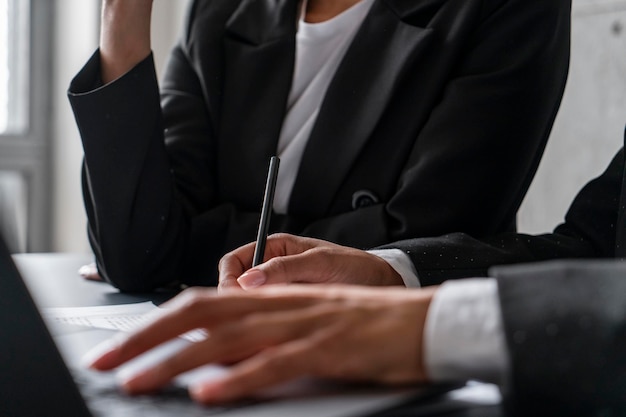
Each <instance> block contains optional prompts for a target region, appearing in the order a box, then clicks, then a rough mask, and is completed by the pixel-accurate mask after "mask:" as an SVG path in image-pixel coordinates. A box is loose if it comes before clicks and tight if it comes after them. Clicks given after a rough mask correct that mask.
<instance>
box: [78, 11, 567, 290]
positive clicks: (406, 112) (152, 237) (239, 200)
mask: <svg viewBox="0 0 626 417" xmlns="http://www.w3.org/2000/svg"><path fill="white" fill-rule="evenodd" d="M301 4H303V3H302V2H300V1H295V0H280V1H270V0H204V1H201V0H197V1H194V2H192V4H191V7H190V11H189V15H188V19H187V22H186V25H185V30H184V34H183V36H182V39H181V41H180V42H179V44H178V45H177V46H176V47H175V49H174V50H173V52H172V54H171V57H170V60H169V64H168V66H167V69H166V72H165V76H164V79H163V81H162V84H161V91H160V93H161V95H160V105H159V90H158V86H157V81H156V76H155V72H154V67H153V63H152V59H151V56H150V40H149V28H150V10H151V5H152V1H151V0H136V1H133V2H124V1H116V0H107V1H105V2H104V3H103V22H102V37H101V45H100V49H99V51H98V52H96V54H95V55H94V56H93V57H92V59H91V60H90V61H89V62H88V63H87V64H86V66H85V67H84V69H83V70H82V71H81V72H80V73H79V74H78V75H77V76H76V78H75V79H74V80H73V81H72V83H71V86H70V91H69V97H70V101H71V104H72V106H73V110H74V113H75V116H76V120H77V124H78V127H79V130H80V132H81V136H82V141H83V146H84V150H85V162H84V170H83V186H84V197H85V206H86V210H87V215H88V220H89V238H90V242H91V245H92V247H93V250H94V252H95V255H96V260H97V265H98V269H99V272H100V274H101V275H102V276H103V278H104V279H106V280H107V281H108V282H110V283H112V284H113V285H115V286H116V287H118V288H120V289H122V290H126V291H141V290H150V289H153V288H155V287H159V286H162V285H168V284H170V283H172V282H175V281H179V282H180V281H182V282H185V283H188V284H194V283H195V284H197V283H200V284H214V283H215V282H216V281H215V277H216V265H217V261H218V260H219V259H220V257H221V256H222V255H223V254H224V253H226V252H227V251H229V250H231V249H234V248H236V247H237V246H239V245H241V244H244V243H245V242H248V241H250V240H252V239H253V238H254V236H255V233H256V228H257V224H258V218H259V208H260V206H261V200H262V194H263V188H264V181H265V175H266V171H267V163H268V160H269V157H270V156H272V155H274V154H278V155H279V156H281V157H282V163H281V173H282V174H279V181H278V189H277V199H278V201H279V203H277V204H278V206H276V205H275V208H276V209H277V210H276V211H277V212H276V214H275V215H274V216H273V218H272V220H271V228H272V230H273V231H283V232H290V233H296V234H301V235H306V236H313V237H318V238H322V239H326V240H330V241H333V242H336V243H340V244H344V245H349V246H353V247H357V248H370V247H373V246H378V245H383V244H386V243H389V242H393V241H397V240H401V239H405V238H409V237H416V236H433V235H440V234H443V233H448V232H455V231H462V232H466V233H470V234H472V235H475V236H479V237H481V236H488V235H492V234H495V233H498V232H504V231H514V230H515V214H516V212H517V209H518V207H519V205H520V202H521V201H522V198H523V196H524V194H525V192H526V190H527V188H528V185H529V184H530V181H531V179H532V177H533V175H534V173H535V170H536V167H537V165H538V162H539V159H540V157H541V154H542V152H543V148H544V145H545V142H546V140H547V138H548V135H549V132H550V129H551V125H552V122H553V119H554V116H555V114H556V111H557V108H558V105H559V103H560V99H561V95H562V92H563V88H564V84H565V80H566V74H567V69H568V60H569V29H570V7H571V4H570V0H548V1H539V2H528V1H525V0H487V1H485V0H431V1H417V2H416V1H406V0H360V1H359V0H349V1H328V0H309V1H308V2H306V8H302V10H301V8H300V5H301ZM300 13H302V19H300V20H299V18H298V16H299V14H300ZM359 13H361V14H359ZM346 16H348V17H347V18H346ZM335 19H347V21H348V22H349V23H350V24H344V21H343V20H342V22H341V24H334V23H333V21H336V20H335ZM315 23H318V24H328V25H327V26H326V29H324V30H325V31H327V32H328V33H334V32H333V30H335V29H337V28H340V29H342V28H348V29H345V30H346V31H348V32H345V31H342V30H339V34H338V35H337V36H339V38H340V40H339V41H336V42H337V44H338V45H340V47H337V48H335V47H334V45H335V44H334V43H329V44H328V45H333V47H330V48H326V49H324V45H325V44H324V42H321V43H318V44H316V45H317V46H318V47H319V49H307V48H309V47H310V45H309V44H308V43H307V42H308V41H309V40H310V39H311V38H309V36H313V37H314V36H315V33H316V32H317V31H316V29H315V28H314V27H312V26H311V25H313V26H315ZM329 26H330V27H331V28H330V29H328V27H329ZM298 28H299V30H297V29H298ZM333 28H334V29H333ZM350 28H351V29H350ZM349 30H352V32H349ZM333 36H334V35H333ZM318 40H319V39H318ZM333 42H335V41H333ZM321 50H324V51H326V52H323V51H321ZM306 51H309V52H306ZM320 51H321V52H320ZM337 51H339V55H335V52H337ZM300 52H302V54H303V55H300ZM323 53H327V54H328V59H326V58H325V57H326V55H323ZM333 59H335V60H333ZM316 60H317V61H318V62H316V65H320V66H321V68H322V69H323V70H320V71H312V73H310V72H311V68H313V67H312V65H313V64H312V62H314V61H316ZM326 63H333V65H335V66H336V67H324V64H326ZM329 65H330V64H329ZM315 68H317V67H315ZM307 71H309V72H307ZM319 74H322V75H320V77H321V79H322V80H321V81H320V83H321V84H323V85H322V86H321V87H320V86H319V85H318V84H316V83H317V76H318V75H319ZM307 77H310V79H309V78H307ZM292 81H293V82H292ZM324 83H325V84H324ZM309 94H310V95H311V96H315V97H316V98H315V99H312V98H310V96H309ZM302 97H305V98H304V99H303V101H304V104H303V108H301V107H300V104H302V103H301V101H302V100H301V99H302ZM315 100H317V102H315ZM315 103H317V104H315ZM294 109H295V110H294ZM294 114H295V115H296V116H298V117H296V121H295V122H294V124H295V129H294V128H293V126H292V123H291V120H292V117H295V116H294ZM292 130H295V131H296V132H297V133H302V137H300V139H297V138H298V134H297V133H296V134H293V135H292V134H291V133H290V132H291V131H292ZM283 135H285V136H287V137H283ZM294 138H295V139H294ZM292 139H293V141H294V142H290V141H291V140H292ZM292 143H295V144H296V145H294V148H297V149H295V150H293V149H291V148H290V144H292ZM285 144H286V145H285ZM283 145H284V146H283ZM280 175H282V177H280Z"/></svg>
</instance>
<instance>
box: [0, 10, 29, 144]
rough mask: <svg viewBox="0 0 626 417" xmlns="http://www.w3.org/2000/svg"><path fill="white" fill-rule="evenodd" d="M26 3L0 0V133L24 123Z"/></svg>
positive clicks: (20, 129) (21, 128)
mask: <svg viewBox="0 0 626 417" xmlns="http://www.w3.org/2000/svg"><path fill="white" fill-rule="evenodd" d="M29 8H30V2H29V1H24V0H0V134H6V133H20V132H23V131H24V130H25V129H26V127H27V126H28V120H27V119H28V111H27V110H28V77H27V76H26V75H27V74H28V65H29V62H28V61H29V38H30V36H29V27H30V22H29V19H28V17H29V16H30V13H29Z"/></svg>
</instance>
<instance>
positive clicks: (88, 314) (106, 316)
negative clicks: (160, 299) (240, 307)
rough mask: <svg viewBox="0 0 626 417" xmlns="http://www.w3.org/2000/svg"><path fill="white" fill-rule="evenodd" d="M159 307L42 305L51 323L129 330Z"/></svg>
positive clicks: (190, 335)
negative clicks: (46, 306)
mask: <svg viewBox="0 0 626 417" xmlns="http://www.w3.org/2000/svg"><path fill="white" fill-rule="evenodd" d="M158 309H159V308H158V307H157V306H155V305H154V304H153V303H152V302H150V301H146V302H144V303H133V304H114V305H106V306H92V307H48V308H43V309H42V310H41V313H42V315H43V317H44V319H45V320H46V321H47V322H48V326H49V327H55V326H63V325H71V326H83V327H88V328H94V329H106V330H119V331H125V332H127V331H131V330H134V329H136V328H137V327H139V326H141V325H142V324H144V323H146V321H147V320H148V319H149V316H148V315H149V314H150V313H153V312H155V311H157V310H158ZM52 330H54V329H52ZM55 333H57V332H54V331H53V334H55ZM60 333H66V332H64V331H61V332H60ZM181 337H183V338H184V339H187V340H189V341H191V342H196V341H199V340H203V339H204V338H205V337H206V333H205V332H204V331H203V330H200V329H198V330H195V331H191V332H187V333H185V334H184V335H182V336H181Z"/></svg>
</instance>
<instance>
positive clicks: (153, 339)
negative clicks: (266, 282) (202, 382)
mask: <svg viewBox="0 0 626 417" xmlns="http://www.w3.org/2000/svg"><path fill="white" fill-rule="evenodd" d="M315 299H316V296H315V294H313V293H311V294H309V293H307V292H304V291H298V289H294V290H292V291H290V293H288V294H274V293H273V292H272V291H266V292H265V294H257V296H254V297H252V296H246V294H245V293H243V292H234V293H230V295H223V296H221V297H217V296H216V292H215V291H212V290H209V289H189V290H186V291H184V292H183V293H182V294H181V295H179V296H178V297H175V298H174V299H173V300H171V301H169V302H168V303H166V304H164V308H163V309H161V310H159V312H158V313H157V314H156V315H155V317H154V318H153V319H152V320H151V321H150V322H149V323H148V324H147V325H145V326H144V327H143V328H142V329H140V330H138V331H136V332H134V333H132V334H130V335H122V336H119V337H116V338H114V339H112V340H109V341H106V342H105V343H103V344H102V345H99V346H97V347H96V348H94V349H93V350H92V351H90V352H89V353H87V355H85V357H84V358H83V363H84V364H85V365H86V366H88V367H91V368H93V369H97V370H109V369H113V368H115V367H117V366H119V365H121V364H123V363H125V362H127V361H129V360H131V359H133V358H135V357H136V356H138V355H140V354H142V353H144V352H146V351H147V350H149V349H151V348H153V347H155V346H157V345H159V344H161V343H163V342H165V341H167V340H170V339H173V338H175V337H178V336H180V335H182V334H184V333H186V332H188V331H190V330H194V329H197V328H204V329H211V328H212V327H215V326H217V325H220V324H222V323H230V322H236V321H237V320H238V319H240V318H242V317H244V316H246V315H249V314H251V313H257V312H258V313H262V312H272V311H281V310H287V309H292V308H301V307H306V306H308V305H311V304H313V303H314V302H315ZM213 340H215V339H213Z"/></svg>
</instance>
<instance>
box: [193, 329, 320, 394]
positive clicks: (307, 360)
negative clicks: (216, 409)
mask: <svg viewBox="0 0 626 417" xmlns="http://www.w3.org/2000/svg"><path fill="white" fill-rule="evenodd" d="M313 366H314V365H313V361H312V360H311V346H310V345H309V344H308V343H307V341H306V340H297V341H294V342H290V343H286V344H284V345H281V346H279V347H276V348H272V349H267V350H265V351H263V352H261V353H259V354H257V355H255V356H253V357H252V358H250V359H248V360H245V361H243V362H241V363H240V364H238V365H235V366H234V367H233V368H231V371H230V372H229V373H228V374H227V376H226V377H224V378H222V379H220V380H217V381H211V382H205V383H198V384H196V385H195V386H192V387H190V394H191V396H192V397H193V398H194V399H195V400H196V401H198V402H201V403H205V404H210V403H216V402H229V401H233V400H236V399H240V398H246V397H250V396H252V395H254V394H255V393H257V392H259V391H261V390H263V389H265V388H268V387H272V386H274V385H277V384H280V383H282V382H286V381H289V380H292V379H295V378H297V377H299V376H304V375H308V374H310V373H311V371H312V369H313Z"/></svg>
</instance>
